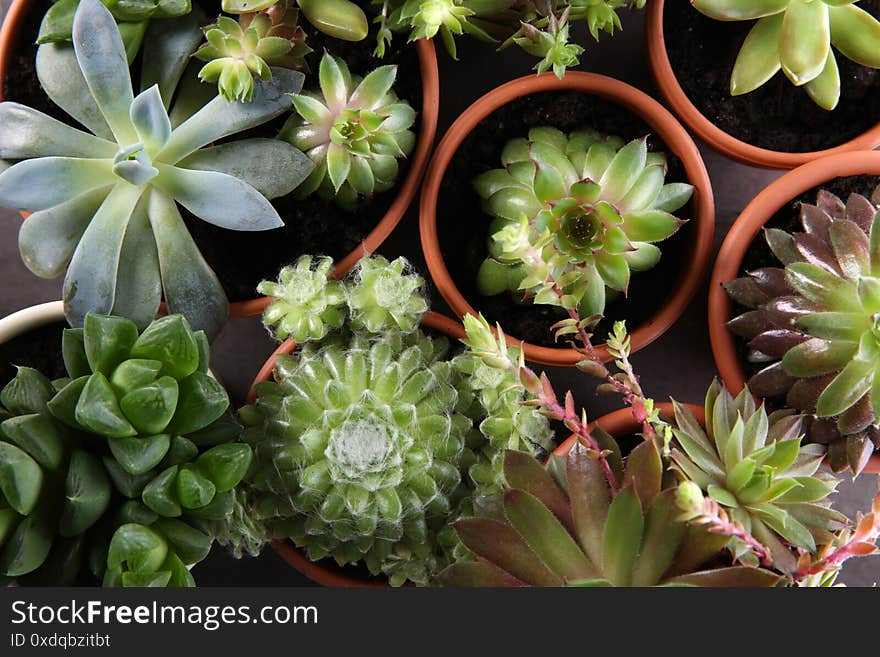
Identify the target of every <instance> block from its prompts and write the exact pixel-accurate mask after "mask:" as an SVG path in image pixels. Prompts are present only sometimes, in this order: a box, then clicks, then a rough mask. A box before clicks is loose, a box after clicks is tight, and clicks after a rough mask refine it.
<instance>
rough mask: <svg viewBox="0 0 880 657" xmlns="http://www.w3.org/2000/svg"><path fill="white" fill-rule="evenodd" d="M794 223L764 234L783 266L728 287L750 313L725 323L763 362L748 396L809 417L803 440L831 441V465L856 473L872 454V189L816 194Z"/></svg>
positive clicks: (877, 202)
mask: <svg viewBox="0 0 880 657" xmlns="http://www.w3.org/2000/svg"><path fill="white" fill-rule="evenodd" d="M800 219H801V223H802V225H803V228H804V232H799V233H793V234H789V233H786V232H785V231H782V230H780V229H776V228H770V229H767V230H766V231H765V237H766V239H767V243H768V244H769V245H770V248H771V250H772V251H773V253H774V255H775V256H776V257H777V258H778V259H779V261H780V262H781V263H782V265H783V266H784V269H782V268H772V267H771V268H764V269H760V270H758V271H756V272H752V273H751V274H749V275H747V276H745V277H743V278H739V279H737V280H735V281H732V282H731V283H729V284H728V285H727V286H726V287H727V291H728V294H729V295H730V296H731V298H733V299H734V300H735V301H736V302H738V303H739V304H741V305H743V306H745V307H747V308H748V309H749V310H748V311H747V312H745V313H743V314H741V315H739V316H738V317H736V318H735V319H733V320H732V321H731V322H730V324H729V326H730V329H731V330H732V331H733V332H734V333H736V334H737V335H739V336H741V337H743V338H745V339H747V340H748V341H749V343H748V344H749V353H748V359H749V360H750V361H751V362H754V363H758V364H761V365H763V366H764V367H763V368H762V369H761V370H760V371H758V372H757V373H756V374H755V375H753V376H752V378H751V381H750V386H751V387H752V389H753V391H754V392H755V393H756V394H759V395H761V396H766V397H783V396H784V397H785V401H786V404H788V405H789V406H791V407H792V408H796V409H798V410H800V411H802V412H805V413H807V414H810V415H811V416H813V420H812V421H811V422H810V426H809V427H808V429H809V431H808V435H809V437H810V438H811V439H812V440H814V441H816V442H822V443H829V457H830V460H831V465H832V467H833V468H834V469H835V470H842V469H843V468H846V467H850V468H852V470H853V471H854V472H856V473H858V472H859V471H861V469H862V468H863V467H864V466H865V464H866V463H867V460H868V458H869V457H870V455H871V453H872V452H873V451H874V450H875V449H878V448H880V431H878V429H877V425H878V423H880V419H878V418H880V392H878V391H880V365H878V362H880V328H878V318H880V252H878V246H877V245H878V243H880V188H878V189H877V190H876V191H875V192H874V195H873V201H872V200H869V199H868V198H866V197H864V196H862V195H860V194H853V195H851V196H850V197H849V198H848V199H847V201H846V203H844V202H843V201H842V200H841V199H839V198H838V197H837V196H835V195H833V194H831V193H829V192H827V191H820V192H819V196H818V200H817V202H816V205H809V204H803V205H802V206H801V209H800Z"/></svg>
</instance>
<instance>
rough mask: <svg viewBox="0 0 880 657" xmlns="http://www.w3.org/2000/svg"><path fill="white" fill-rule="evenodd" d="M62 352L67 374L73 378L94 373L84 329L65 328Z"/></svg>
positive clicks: (62, 338)
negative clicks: (87, 350)
mask: <svg viewBox="0 0 880 657" xmlns="http://www.w3.org/2000/svg"><path fill="white" fill-rule="evenodd" d="M61 354H62V356H63V358H64V367H65V369H66V370H67V375H68V376H69V377H70V378H71V379H78V378H79V377H81V376H88V375H89V374H91V373H92V367H91V365H89V357H88V355H87V354H86V345H85V332H84V331H83V329H64V333H63V334H62V337H61Z"/></svg>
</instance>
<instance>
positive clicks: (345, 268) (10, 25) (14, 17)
mask: <svg viewBox="0 0 880 657" xmlns="http://www.w3.org/2000/svg"><path fill="white" fill-rule="evenodd" d="M32 7H33V5H32V4H31V2H30V0H13V2H12V5H11V6H10V8H9V11H8V12H7V14H6V19H5V20H4V21H3V26H2V28H0V101H2V100H3V89H2V87H3V80H4V79H5V77H6V70H7V67H8V66H9V65H10V62H11V60H12V57H13V55H14V51H15V48H16V47H17V45H18V44H17V40H18V39H17V33H18V31H19V30H20V29H21V26H22V25H23V24H24V23H25V21H26V20H27V14H28V11H29V10H31V9H32ZM414 47H415V49H416V53H417V55H418V58H419V72H420V73H421V78H422V110H421V112H420V114H419V134H418V137H417V140H416V149H415V152H414V153H413V154H412V156H411V159H410V166H409V169H408V171H407V174H406V177H405V178H404V179H403V181H402V182H401V184H400V185H399V186H398V187H397V188H395V192H396V194H397V196H396V198H395V199H394V202H393V203H392V204H391V206H390V207H389V208H388V211H387V212H386V213H385V215H384V216H383V217H382V219H381V220H380V221H379V223H378V224H377V225H376V226H375V227H374V228H373V230H372V231H370V233H369V235H367V236H366V238H365V239H364V241H363V242H362V243H361V244H360V245H359V246H358V247H357V248H355V249H354V250H353V251H352V252H351V253H349V254H348V255H347V256H345V257H344V258H343V259H342V260H340V261H339V262H337V263H336V267H335V269H334V276H335V277H336V278H342V277H343V276H345V275H346V274H347V273H348V272H349V271H350V270H351V269H352V267H354V265H355V263H357V261H358V260H360V259H361V258H362V257H363V256H364V254H365V253H373V252H375V251H376V250H377V249H378V248H379V247H380V246H381V245H382V242H384V241H385V240H386V239H387V238H388V236H389V235H390V234H391V231H392V230H394V228H395V227H396V226H397V224H398V223H400V220H401V219H402V218H403V215H404V213H405V212H406V210H407V209H408V208H409V206H410V203H412V200H413V198H414V197H415V195H416V192H417V191H418V188H419V183H420V182H421V180H422V176H423V174H424V173H425V168H426V167H427V164H428V158H429V156H430V154H431V148H432V146H433V145H434V138H435V136H436V135H437V117H438V112H439V109H440V76H439V73H438V71H437V54H436V51H435V50H434V42H433V41H431V40H426V39H420V40H418V41H416V42H415V46H414ZM389 193H390V192H389ZM22 216H25V217H26V216H27V215H26V214H24V213H23V214H22ZM297 255H298V254H295V253H293V254H291V260H293V259H295V257H296V256H297ZM271 301H272V300H271V299H270V298H269V297H260V298H257V299H251V300H249V301H236V302H233V303H230V304H229V316H230V317H249V316H252V315H260V314H262V312H263V310H264V309H265V308H266V306H268V305H269V304H270V303H271Z"/></svg>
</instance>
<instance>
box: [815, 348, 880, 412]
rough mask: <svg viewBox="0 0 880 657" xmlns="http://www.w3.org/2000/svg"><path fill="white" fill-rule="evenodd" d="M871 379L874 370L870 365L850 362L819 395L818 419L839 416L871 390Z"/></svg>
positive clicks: (861, 361) (817, 405) (817, 404)
mask: <svg viewBox="0 0 880 657" xmlns="http://www.w3.org/2000/svg"><path fill="white" fill-rule="evenodd" d="M873 377H874V368H873V366H872V364H871V363H868V362H865V361H863V360H853V361H850V362H849V363H848V364H847V365H846V367H844V368H843V371H842V372H841V373H840V374H838V375H837V376H836V377H835V378H834V380H833V381H832V382H831V383H829V384H828V386H827V387H826V388H825V390H823V391H822V394H821V395H819V401H818V402H817V403H816V413H817V414H818V415H819V416H820V417H833V416H835V415H840V414H841V413H843V412H844V411H845V410H847V409H849V408H851V407H852V406H853V405H854V404H855V403H856V402H857V401H858V400H859V399H861V398H862V397H863V396H864V395H865V394H866V393H867V392H868V391H869V390H870V389H871V383H872V381H873Z"/></svg>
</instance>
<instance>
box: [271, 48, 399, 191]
mask: <svg viewBox="0 0 880 657" xmlns="http://www.w3.org/2000/svg"><path fill="white" fill-rule="evenodd" d="M396 77H397V67H396V66H380V67H379V68H377V69H376V70H374V71H372V72H370V73H369V74H367V76H366V77H365V78H363V79H361V78H358V77H352V75H351V73H350V72H349V70H348V66H347V65H346V63H345V62H344V61H342V60H341V59H338V58H336V57H333V56H332V55H330V54H329V53H325V55H324V57H323V58H322V59H321V64H320V68H319V72H318V79H319V82H320V90H319V91H314V92H306V93H302V94H293V95H292V96H291V97H292V98H293V105H294V108H295V110H296V111H295V112H294V113H293V114H292V115H291V117H290V119H289V120H288V121H287V123H286V124H285V126H284V128H283V129H282V130H281V134H280V135H279V138H281V139H285V140H287V141H289V142H290V143H291V144H293V145H294V146H296V147H297V148H298V149H300V150H302V151H304V152H305V153H306V154H307V155H308V156H309V157H310V158H311V159H312V161H313V162H314V163H315V168H314V171H312V173H311V174H310V175H309V177H308V178H306V180H305V181H304V182H303V183H302V184H301V185H300V186H299V188H298V189H297V194H298V195H299V196H300V197H306V196H308V195H310V194H312V193H314V192H318V193H319V194H320V195H321V196H322V197H324V198H332V199H335V200H336V202H337V203H339V204H340V205H341V206H343V207H346V208H354V207H355V205H356V204H357V200H358V197H359V196H372V195H373V194H376V193H379V192H384V191H387V190H389V189H391V188H392V187H393V185H394V181H395V180H396V178H397V173H398V163H397V160H398V158H401V157H405V156H406V155H408V154H409V153H410V152H411V151H412V149H413V146H414V144H415V139H416V136H415V133H413V132H412V131H411V130H410V128H411V127H412V125H413V123H414V122H415V117H416V114H415V111H414V110H413V108H412V107H411V106H410V105H409V103H407V102H406V101H403V100H400V99H398V97H397V96H396V95H395V93H394V91H393V90H392V86H393V85H394V81H395V79H396Z"/></svg>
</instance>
